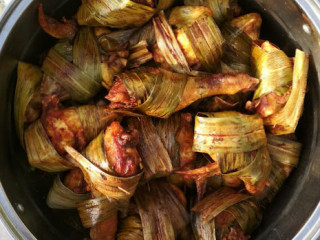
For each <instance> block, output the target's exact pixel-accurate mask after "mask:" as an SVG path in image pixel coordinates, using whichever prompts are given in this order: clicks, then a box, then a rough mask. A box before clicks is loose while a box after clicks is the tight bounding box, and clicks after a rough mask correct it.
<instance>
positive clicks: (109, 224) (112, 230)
mask: <svg viewBox="0 0 320 240" xmlns="http://www.w3.org/2000/svg"><path fill="white" fill-rule="evenodd" d="M117 225H118V215H117V213H115V214H114V215H112V216H111V217H109V218H107V219H106V220H104V221H102V222H99V223H98V224H96V225H95V226H94V227H92V228H91V229H90V238H91V240H114V239H115V236H116V232H117Z"/></svg>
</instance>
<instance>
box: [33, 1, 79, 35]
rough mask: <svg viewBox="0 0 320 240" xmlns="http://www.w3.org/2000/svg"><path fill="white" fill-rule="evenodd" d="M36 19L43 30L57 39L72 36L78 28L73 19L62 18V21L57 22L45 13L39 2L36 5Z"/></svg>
mask: <svg viewBox="0 0 320 240" xmlns="http://www.w3.org/2000/svg"><path fill="white" fill-rule="evenodd" d="M38 21H39V24H40V26H41V28H42V29H43V31H45V32H46V33H47V34H49V35H50V36H52V37H54V38H58V39H62V38H73V37H74V35H75V34H76V32H77V30H78V26H77V23H76V21H74V20H67V19H66V18H62V22H59V21H57V20H56V19H54V18H51V17H49V16H47V15H45V14H44V12H43V9H42V4H41V3H40V4H39V7H38Z"/></svg>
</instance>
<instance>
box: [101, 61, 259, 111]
mask: <svg viewBox="0 0 320 240" xmlns="http://www.w3.org/2000/svg"><path fill="white" fill-rule="evenodd" d="M146 70H147V72H148V73H149V72H150V77H154V76H155V75H157V74H162V73H163V70H161V69H159V68H151V67H150V68H141V71H142V72H146ZM129 73H130V74H132V73H135V74H137V75H138V77H140V76H139V74H141V73H136V72H134V70H132V71H130V72H129ZM148 73H146V75H147V74H148ZM126 76H127V75H126V74H125V75H124V76H118V77H117V81H116V82H115V83H114V84H113V86H112V88H111V89H110V91H109V93H108V95H107V96H106V99H108V100H109V101H111V104H110V107H111V108H121V107H123V108H135V107H137V106H138V105H139V104H143V103H144V102H145V101H148V99H149V98H147V100H145V99H142V98H141V97H140V99H136V98H135V97H133V96H130V93H129V92H128V90H127V89H126V86H125V85H124V84H123V83H122V82H124V81H126ZM175 76H176V77H177V79H172V81H177V82H178V81H179V80H178V79H180V78H181V79H182V78H183V77H184V75H183V74H180V75H179V74H177V75H175ZM143 78H145V76H143ZM143 84H144V83H143ZM153 84H161V83H159V82H157V83H152V84H149V83H147V82H146V84H145V85H144V86H145V87H146V88H147V91H148V90H151V89H152V88H153ZM258 84H259V80H258V79H256V78H253V77H251V76H249V75H247V74H244V73H219V74H212V75H211V76H205V77H204V76H202V77H188V78H187V83H186V84H185V87H184V90H183V93H182V98H181V100H180V103H179V105H178V107H177V108H176V109H175V111H176V112H177V111H179V110H181V109H183V108H185V107H187V106H189V105H190V104H192V103H193V102H195V101H197V100H199V99H202V98H206V97H210V96H214V95H222V94H226V95H232V94H236V93H238V92H247V91H253V90H254V89H255V88H256V87H257V85H258ZM147 91H146V94H147ZM152 97H153V98H155V97H157V93H153V94H152ZM149 107H150V108H151V106H149ZM155 107H156V106H155Z"/></svg>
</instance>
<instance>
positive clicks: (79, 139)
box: [41, 95, 86, 154]
mask: <svg viewBox="0 0 320 240" xmlns="http://www.w3.org/2000/svg"><path fill="white" fill-rule="evenodd" d="M42 104H43V109H42V117H41V118H42V124H43V126H44V128H45V130H46V132H47V135H48V137H49V138H50V140H51V143H52V145H53V146H54V147H55V149H56V150H57V151H58V152H59V153H60V154H64V153H65V150H64V146H66V145H69V146H72V147H74V148H76V149H78V150H82V149H83V148H84V146H85V145H86V140H85V137H84V130H83V128H82V125H81V122H80V119H79V116H78V114H77V111H76V109H75V108H67V109H62V110H61V109H60V107H59V99H58V97H57V96H55V95H53V96H47V97H45V98H44V99H43V101H42Z"/></svg>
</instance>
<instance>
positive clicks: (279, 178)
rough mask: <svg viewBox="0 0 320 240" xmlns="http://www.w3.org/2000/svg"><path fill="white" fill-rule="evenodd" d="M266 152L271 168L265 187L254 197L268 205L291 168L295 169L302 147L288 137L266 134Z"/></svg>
mask: <svg viewBox="0 0 320 240" xmlns="http://www.w3.org/2000/svg"><path fill="white" fill-rule="evenodd" d="M267 141H268V145H267V148H268V151H269V153H270V158H271V160H272V168H271V172H270V176H269V177H268V183H267V187H266V188H265V189H264V191H263V192H262V193H261V194H259V195H257V196H255V197H256V198H257V199H258V200H259V201H260V202H261V203H262V204H266V203H270V202H271V201H272V200H273V198H274V197H275V195H276V194H277V193H278V191H279V190H280V188H281V186H282V185H283V183H284V181H285V180H286V179H287V177H288V176H289V175H290V173H291V171H292V170H293V168H295V167H297V165H298V162H299V156H300V152H301V148H302V145H301V143H299V142H297V141H296V140H293V139H290V138H288V136H275V135H272V134H267Z"/></svg>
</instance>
